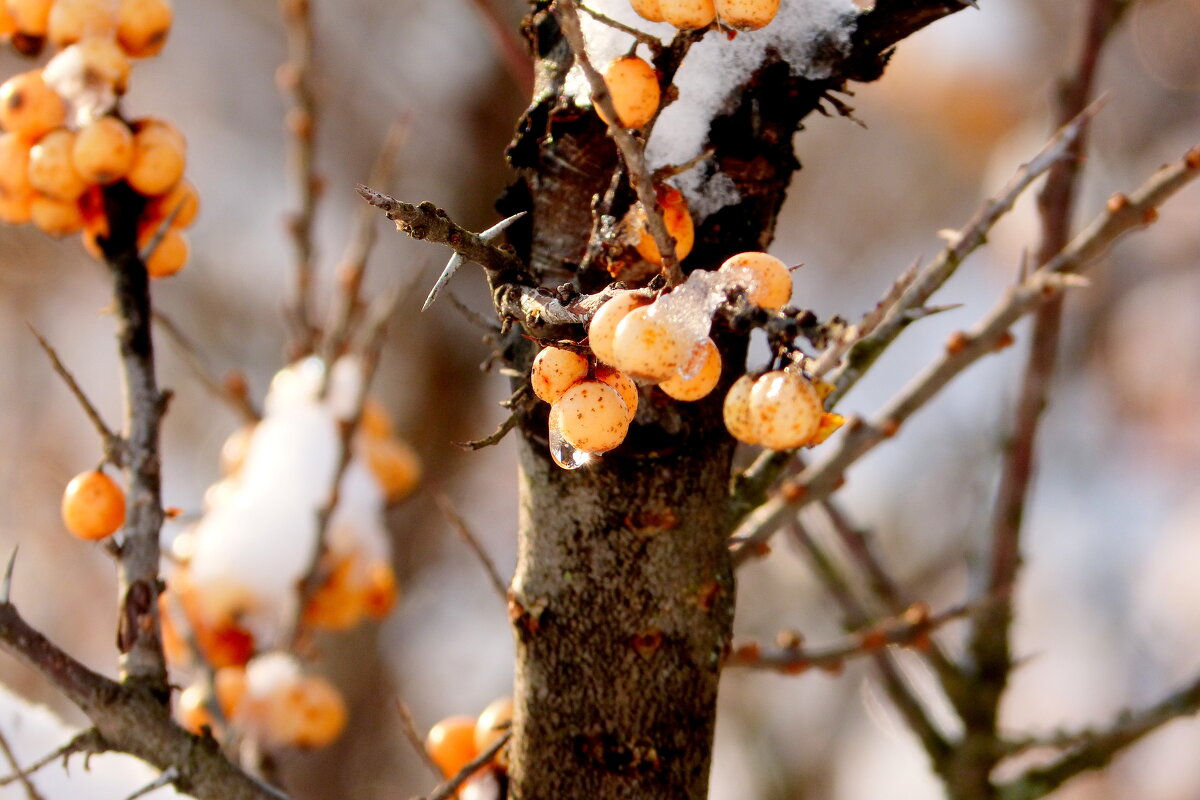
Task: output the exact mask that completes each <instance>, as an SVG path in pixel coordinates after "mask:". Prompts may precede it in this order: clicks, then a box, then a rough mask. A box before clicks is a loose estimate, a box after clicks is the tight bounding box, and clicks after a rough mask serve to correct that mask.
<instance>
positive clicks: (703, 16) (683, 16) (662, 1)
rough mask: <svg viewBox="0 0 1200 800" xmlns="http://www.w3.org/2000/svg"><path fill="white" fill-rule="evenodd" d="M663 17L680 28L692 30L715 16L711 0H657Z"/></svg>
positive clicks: (705, 23) (715, 10)
mask: <svg viewBox="0 0 1200 800" xmlns="http://www.w3.org/2000/svg"><path fill="white" fill-rule="evenodd" d="M658 7H659V9H660V10H661V11H662V15H663V19H664V20H666V21H667V22H669V23H671V24H672V25H674V26H675V27H676V28H679V29H681V30H694V29H696V28H704V27H707V26H709V25H711V24H712V21H713V20H714V19H716V18H717V9H716V7H715V6H714V5H713V0H658Z"/></svg>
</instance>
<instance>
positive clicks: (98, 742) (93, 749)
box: [0, 728, 108, 786]
mask: <svg viewBox="0 0 1200 800" xmlns="http://www.w3.org/2000/svg"><path fill="white" fill-rule="evenodd" d="M105 752H108V747H107V746H106V745H105V744H104V741H103V740H102V739H101V738H100V735H99V734H98V733H97V732H96V729H95V728H88V729H87V730H85V731H83V732H81V733H79V734H76V735H75V736H74V737H72V739H71V741H69V742H67V743H66V744H64V745H63V746H62V747H59V748H57V749H55V750H54V751H52V752H49V753H47V754H46V755H44V756H42V757H41V758H39V759H38V760H37V761H34V762H33V763H32V764H30V765H29V766H27V767H25V768H24V769H18V771H17V772H15V773H14V774H12V775H7V776H5V777H3V778H0V786H7V785H8V784H10V783H12V782H13V781H16V780H21V776H22V775H32V774H33V773H35V772H37V771H38V770H40V769H41V768H42V767H46V766H49V765H50V764H52V763H54V762H55V761H57V760H58V759H60V758H61V759H63V766H64V767H65V766H66V762H67V760H68V759H69V758H70V757H71V756H72V755H74V754H75V753H84V754H86V755H95V754H97V753H105ZM14 767H15V765H14Z"/></svg>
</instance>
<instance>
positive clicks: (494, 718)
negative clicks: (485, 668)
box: [475, 697, 513, 761]
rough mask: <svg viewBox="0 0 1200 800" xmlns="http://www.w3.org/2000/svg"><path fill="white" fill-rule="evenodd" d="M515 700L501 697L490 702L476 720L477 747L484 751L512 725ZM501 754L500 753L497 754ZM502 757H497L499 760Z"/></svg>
mask: <svg viewBox="0 0 1200 800" xmlns="http://www.w3.org/2000/svg"><path fill="white" fill-rule="evenodd" d="M512 717H513V701H512V698H511V697H500V698H497V699H496V700H493V701H492V702H490V703H488V706H487V708H485V709H484V710H483V711H481V712H480V713H479V719H477V720H476V721H475V749H476V750H477V751H478V752H480V753H483V752H485V751H486V750H487V749H488V748H489V747H491V746H492V745H493V744H495V743H496V741H497V740H498V739H499V738H500V737H501V736H503V735H504V734H505V733H506V732H507V731H508V729H509V726H510V725H512ZM497 755H499V754H497ZM499 760H500V759H499V758H497V761H499Z"/></svg>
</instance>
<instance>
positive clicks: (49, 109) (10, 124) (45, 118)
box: [0, 70, 67, 139]
mask: <svg viewBox="0 0 1200 800" xmlns="http://www.w3.org/2000/svg"><path fill="white" fill-rule="evenodd" d="M66 118H67V107H66V105H65V104H64V103H63V101H62V98H61V97H59V96H58V94H57V93H56V92H55V91H54V90H53V89H51V88H50V87H49V86H47V85H46V81H44V80H43V79H42V72H41V70H31V71H29V72H22V73H21V74H20V75H14V76H12V77H11V78H9V79H8V80H6V81H5V82H4V84H3V85H0V125H3V126H4V129H5V130H7V131H10V132H12V133H17V134H20V135H21V136H24V137H25V138H26V139H37V138H39V137H40V136H42V134H44V133H47V132H49V131H52V130H54V129H55V128H58V127H61V126H62V124H63V122H64V121H65V120H66Z"/></svg>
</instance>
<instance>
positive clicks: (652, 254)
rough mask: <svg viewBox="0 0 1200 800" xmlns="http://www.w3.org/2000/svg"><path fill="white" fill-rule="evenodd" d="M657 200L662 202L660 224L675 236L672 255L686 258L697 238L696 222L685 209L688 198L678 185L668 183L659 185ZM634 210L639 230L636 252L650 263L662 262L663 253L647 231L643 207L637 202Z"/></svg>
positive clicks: (647, 226)
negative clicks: (672, 185) (674, 186)
mask: <svg viewBox="0 0 1200 800" xmlns="http://www.w3.org/2000/svg"><path fill="white" fill-rule="evenodd" d="M658 200H659V205H661V206H662V220H663V225H664V226H665V227H666V229H667V233H669V234H671V236H672V238H674V239H675V257H676V258H677V259H679V260H680V261H682V260H683V259H685V258H687V256H688V253H690V252H692V245H693V244H695V242H696V230H695V225H694V224H693V222H692V215H691V212H690V211H688V204H687V200H685V199H684V197H683V195H682V194H681V193H680V192H679V190H678V189H675V188H673V187H671V186H664V187H659V189H658ZM634 213H635V214H636V218H635V222H634V224H635V226H636V228H637V230H638V232H639V237H638V240H637V244H636V245H635V247H636V248H637V251H638V255H640V256H641V257H642V258H644V259H646V260H647V261H649V262H650V263H652V264H660V265H661V264H662V263H663V260H662V255H661V254H660V253H659V252H658V244H657V243H656V242H655V241H654V236H653V235H651V233H650V228H649V224H648V223H647V221H646V211H645V209H643V208H642V207H641V206H638V207H637V209H636V211H635V212H634Z"/></svg>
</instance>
